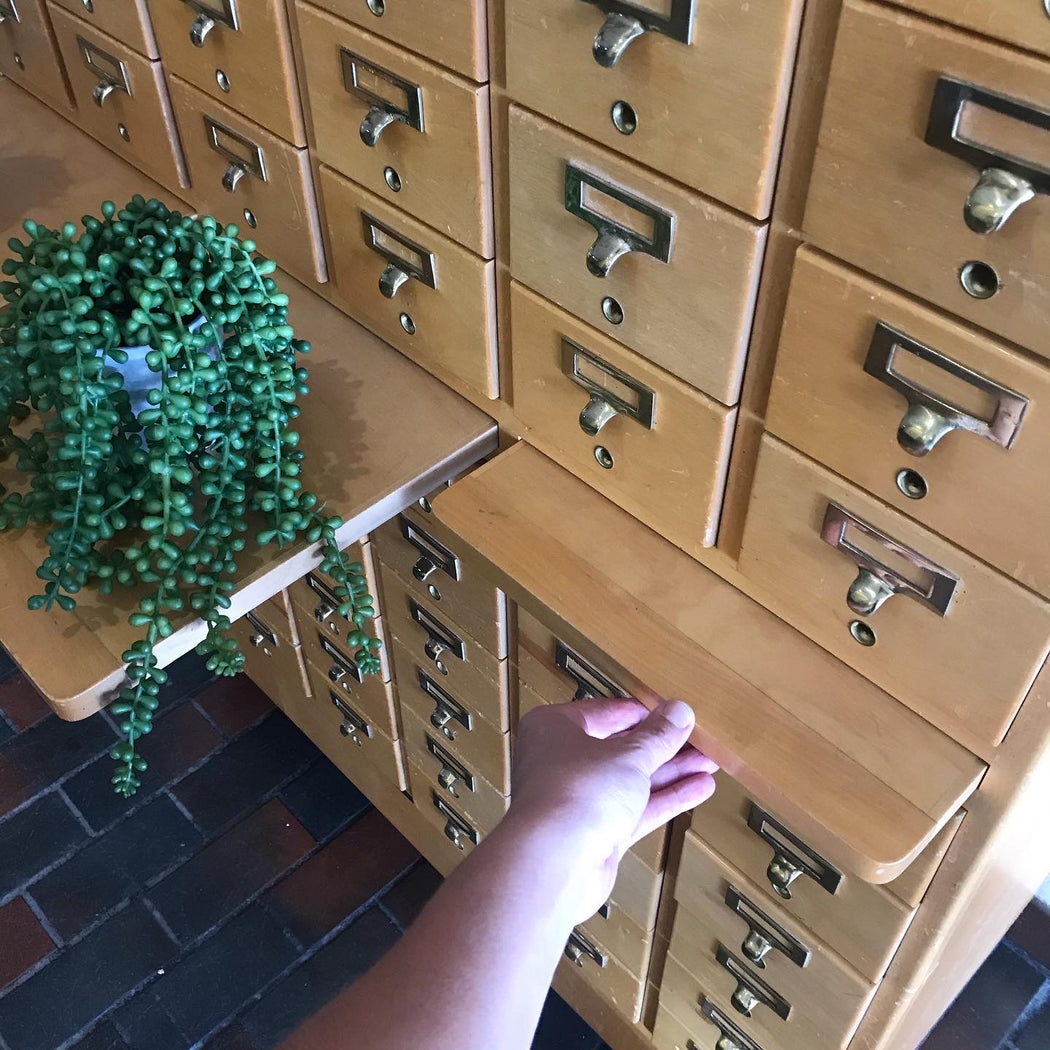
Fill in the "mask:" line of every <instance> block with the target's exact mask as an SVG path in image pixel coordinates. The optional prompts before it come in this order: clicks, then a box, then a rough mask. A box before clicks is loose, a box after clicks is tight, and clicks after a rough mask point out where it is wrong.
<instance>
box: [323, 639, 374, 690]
mask: <svg viewBox="0 0 1050 1050" xmlns="http://www.w3.org/2000/svg"><path fill="white" fill-rule="evenodd" d="M317 641H318V643H319V644H320V646H321V649H322V650H323V651H324V654H325V655H326V656H327V657H329V658H330V659H331V661H332V666H331V667H329V668H328V680H329V681H330V682H334V683H335V684H336V685H343V684H344V683H343V679H344V678H352V679H353V680H354V681H355V682H358V683H361V682H363V681H364V680H365V676H364V675H363V674H362V673H361V668H360V667H358V666H357V664H355V663H354V661H353V660H351V659H350V657H349V656H346V655H345V654H343V653H341V652H340V651H339V650H338V649H337V648H336V647H335V646H334V645H332V643H331V642H330V641H329V640H328V639H327V638H326V637H325V636H324V635H323V634H321V633H320V632H318V635H317ZM344 688H345V686H344Z"/></svg>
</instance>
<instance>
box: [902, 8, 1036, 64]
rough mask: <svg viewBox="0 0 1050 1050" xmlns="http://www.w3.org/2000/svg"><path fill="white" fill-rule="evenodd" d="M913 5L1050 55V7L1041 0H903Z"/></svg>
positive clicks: (1019, 45) (958, 24) (984, 32)
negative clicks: (991, 1) (983, 0)
mask: <svg viewBox="0 0 1050 1050" xmlns="http://www.w3.org/2000/svg"><path fill="white" fill-rule="evenodd" d="M900 3H901V6H902V7H911V8H914V10H916V11H921V12H922V13H923V14H925V15H932V16H933V17H934V18H939V19H941V20H943V21H945V22H954V23H955V25H957V26H963V27H964V28H966V29H974V30H976V31H977V32H978V33H983V34H984V35H985V36H994V37H996V38H997V39H999V40H1005V41H1006V42H1007V43H1010V44H1014V45H1016V46H1017V47H1022V48H1024V49H1025V50H1027V51H1039V52H1041V53H1042V54H1044V55H1050V17H1048V16H1050V8H1048V7H1047V6H1046V5H1045V4H1044V3H1042V2H1041V0H996V2H995V3H994V4H984V3H980V2H976V3H959V0H900Z"/></svg>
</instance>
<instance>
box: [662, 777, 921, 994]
mask: <svg viewBox="0 0 1050 1050" xmlns="http://www.w3.org/2000/svg"><path fill="white" fill-rule="evenodd" d="M715 779H716V782H717V785H718V787H717V789H716V791H715V793H714V795H712V797H711V798H710V799H708V801H707V802H705V803H704V804H703V805H702V806H698V807H697V808H696V809H695V810H694V811H693V825H692V827H693V831H694V832H695V833H696V834H697V835H699V836H700V838H701V839H703V842H704V844H706V845H708V846H710V847H711V848H712V849H713V850H716V851H717V852H718V853H719V854H720V855H721V856H723V857H725V858H726V859H727V860H728V861H729V863H730V864H732V865H733V867H734V868H736V869H738V870H739V871H740V872H741V873H742V874H743V875H744V876H746V877H747V878H748V879H749V880H750V881H751V883H752V884H753V885H755V886H760V887H762V890H763V898H762V900H761V901H754V902H753V903H754V904H755V905H757V906H758V907H759V908H761V909H762V910H763V911H764V912H767V913H768V912H769V911H770V908H771V907H772V906H777V907H780V908H782V909H783V910H784V911H785V912H786V913H788V914H789V915H790V916H791V918H792V919H793V920H796V921H797V922H799V923H802V924H803V925H804V926H805V927H807V928H808V929H809V930H811V931H812V932H813V933H814V934H815V935H816V937H818V938H820V939H821V940H822V941H823V942H824V943H826V944H827V945H829V946H830V947H831V948H832V949H833V950H834V951H836V952H837V953H838V954H839V955H841V956H842V957H843V958H844V959H845V960H846V961H847V962H848V963H850V964H851V965H852V966H854V967H855V968H856V969H857V970H859V971H860V972H861V973H862V974H863V975H864V976H865V977H867V978H868V979H869V980H872V981H877V980H878V979H879V978H880V977H881V976H882V974H883V973H884V972H885V969H886V967H887V966H888V965H889V961H890V959H891V958H892V956H893V953H894V952H895V951H896V950H897V946H898V945H899V944H900V942H901V938H902V937H903V936H904V934H905V932H906V931H907V929H908V925H909V924H910V922H911V920H912V916H913V915H914V913H915V908H914V906H913V905H910V904H908V903H906V902H905V901H904V900H901V899H900V898H898V897H897V896H896V895H895V894H894V893H893V892H891V891H892V889H893V883H890V884H889V885H887V886H873V885H871V884H870V883H867V882H863V881H862V880H860V879H858V878H855V877H853V876H851V875H848V874H846V873H845V872H844V871H843V870H842V869H841V868H840V867H837V866H836V864H835V862H834V860H833V859H830V858H828V857H825V856H823V855H822V854H821V853H819V852H818V851H817V850H815V849H813V848H812V847H810V846H809V845H808V844H807V843H806V842H804V841H803V840H802V839H800V838H799V837H798V836H797V835H796V834H795V833H794V832H793V831H792V830H791V828H789V827H787V826H786V825H784V824H783V823H782V822H781V821H779V820H778V819H777V817H776V815H775V814H772V813H769V812H768V811H766V810H765V809H763V808H762V807H761V806H759V805H757V804H756V803H754V802H752V800H751V799H749V798H748V797H747V796H746V795H745V794H744V793H743V791H742V790H741V788H740V787H739V785H737V784H736V783H735V782H734V781H733V780H731V779H730V778H729V777H728V776H726V775H725V774H724V773H717V774H716V775H715ZM687 842H688V843H689V844H688V845H687V851H688V853H689V855H690V856H691V857H692V858H693V859H692V860H691V862H690V863H691V864H692V865H693V866H694V867H701V866H702V864H701V853H700V850H699V847H698V845H697V844H696V843H695V842H693V841H692V840H687ZM937 846H938V844H937V842H936V841H935V842H934V843H931V845H930V847H929V848H930V849H935V848H937ZM923 856H924V855H923ZM915 863H916V864H922V863H923V858H922V857H920V858H919V859H918V860H916V862H915ZM694 881H695V880H693V879H690V878H687V877H686V876H685V875H682V874H680V875H679V879H678V882H677V884H676V890H675V892H676V895H677V896H678V897H679V899H680V900H683V901H684V903H685V904H686V906H687V907H690V908H692V909H693V910H694V911H695V910H698V909H699V907H700V905H699V903H698V902H697V900H696V898H695V897H694V896H692V894H695V893H696V892H697V887H696V886H694ZM785 928H787V927H786V924H785ZM768 939H770V938H767V940H768ZM806 944H807V946H808V947H810V948H812V947H813V945H812V944H811V943H810V942H809V941H807V942H806Z"/></svg>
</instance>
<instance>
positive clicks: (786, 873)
mask: <svg viewBox="0 0 1050 1050" xmlns="http://www.w3.org/2000/svg"><path fill="white" fill-rule="evenodd" d="M802 873H803V872H802V869H801V868H800V867H799V866H798V865H797V864H795V863H793V862H792V861H790V860H788V858H787V857H785V856H784V855H783V854H782V853H777V854H776V855H775V856H774V857H773V859H772V860H771V861H770V862H769V867H768V868H766V878H767V879H769V884H770V885H771V886H772V887H773V889H774V890H775V891H776V892H777V894H778V895H779V896H781V897H783V898H784V900H788V901H789V900H791V884H792V883H793V882H794V881H795V879H797V878H798V877H799V876H800V875H801V874H802Z"/></svg>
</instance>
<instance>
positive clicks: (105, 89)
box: [50, 5, 188, 190]
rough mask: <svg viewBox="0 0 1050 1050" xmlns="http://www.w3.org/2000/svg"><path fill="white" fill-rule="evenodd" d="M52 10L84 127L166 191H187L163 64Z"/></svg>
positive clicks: (65, 14) (57, 10) (78, 20)
mask: <svg viewBox="0 0 1050 1050" xmlns="http://www.w3.org/2000/svg"><path fill="white" fill-rule="evenodd" d="M180 6H181V5H180ZM50 10H51V14H52V16H53V19H54V24H55V35H56V36H57V38H58V46H59V48H60V49H61V51H62V57H63V59H64V60H65V63H66V72H67V73H68V74H69V81H70V84H71V85H72V88H73V96H74V98H75V99H76V103H77V111H78V112H77V117H76V121H77V123H78V124H79V125H80V127H82V128H83V129H84V130H85V131H86V132H88V134H90V135H92V136H94V137H95V138H96V139H98V140H99V142H101V143H102V144H103V145H104V146H108V147H109V148H110V149H111V150H113V152H114V153H117V154H119V155H120V156H122V157H124V158H125V159H126V160H128V161H130V162H131V163H132V164H133V165H134V166H135V167H136V168H139V169H140V170H142V171H144V172H145V173H146V174H147V175H149V176H151V177H152V178H154V179H156V180H157V182H159V183H160V184H161V185H162V186H164V187H165V188H166V189H169V190H175V189H177V188H178V187H181V186H186V185H187V184H188V183H187V180H186V171H185V164H184V162H183V159H182V148H181V147H180V145H179V137H178V134H177V132H176V130H175V117H174V115H173V114H172V111H171V101H170V99H169V98H168V88H167V85H166V84H165V83H164V70H163V69H162V68H161V64H160V62H151V61H149V59H146V58H143V57H142V56H141V55H140V54H139V53H138V52H137V51H135V50H133V49H132V48H131V47H129V46H128V45H127V44H123V43H121V42H120V41H119V40H114V39H113V38H112V37H108V36H106V35H105V34H103V33H100V32H98V30H97V29H95V28H94V27H93V26H89V25H88V24H87V23H86V22H82V21H81V20H80V19H79V18H74V17H73V16H72V15H71V14H70V13H69V12H68V11H66V10H64V9H63V8H57V7H52V8H51V9H50ZM98 99H101V100H102V101H101V102H98V101H97V100H98Z"/></svg>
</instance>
